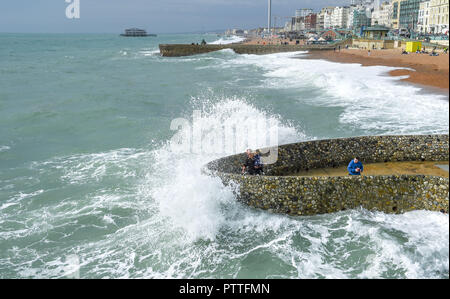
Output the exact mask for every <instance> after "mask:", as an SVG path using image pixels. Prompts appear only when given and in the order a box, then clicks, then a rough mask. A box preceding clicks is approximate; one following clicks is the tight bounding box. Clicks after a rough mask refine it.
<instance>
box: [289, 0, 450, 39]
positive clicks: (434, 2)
mask: <svg viewBox="0 0 450 299" xmlns="http://www.w3.org/2000/svg"><path fill="white" fill-rule="evenodd" d="M350 4H351V5H350V6H328V7H324V8H322V9H321V10H320V11H319V12H317V13H315V12H314V11H313V10H312V9H310V8H301V9H297V10H296V11H295V16H294V17H290V18H291V21H290V22H286V24H285V26H284V28H283V29H282V30H281V31H284V32H291V36H303V35H305V34H306V33H307V32H314V31H315V32H317V34H319V36H320V35H321V34H323V32H324V31H327V32H328V31H329V30H337V31H339V30H341V31H342V30H344V31H346V32H350V31H351V32H353V34H354V35H359V36H366V37H368V36H383V37H384V38H387V37H388V36H398V37H403V38H416V37H418V35H417V34H418V33H421V34H431V35H434V36H432V37H431V39H433V38H434V39H436V38H437V39H440V40H442V39H445V40H448V37H445V36H444V35H447V36H448V27H449V24H448V22H449V17H448V12H449V0H350ZM369 27H372V28H377V27H378V28H383V30H382V31H383V32H382V33H381V32H378V33H376V34H372V33H370V32H369V31H367V32H365V31H364V30H365V29H367V28H369ZM385 28H388V29H390V30H389V31H391V32H389V34H386V32H385V30H384V29H385ZM293 31H295V32H297V33H296V34H297V35H295V34H294V33H292V32H293ZM344 35H345V36H347V35H348V33H345V34H344Z"/></svg>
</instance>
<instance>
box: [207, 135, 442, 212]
mask: <svg viewBox="0 0 450 299" xmlns="http://www.w3.org/2000/svg"><path fill="white" fill-rule="evenodd" d="M448 141H449V135H420V136H417V135H405V136H367V137H354V138H343V139H330V140H317V141H308V142H301V143H295V144H288V145H283V146H279V147H278V160H277V162H276V163H275V164H272V165H266V166H265V175H262V176H250V175H242V174H241V173H240V171H241V165H242V164H243V162H244V160H245V154H239V155H234V156H229V157H225V158H222V159H219V160H215V161H212V162H210V163H208V164H207V165H206V168H205V170H206V171H207V172H209V173H211V174H213V175H217V176H219V177H220V178H221V179H222V181H223V182H224V183H225V184H227V185H228V184H237V185H238V186H239V188H238V189H237V190H238V191H237V196H238V199H239V200H240V201H242V202H244V203H246V204H248V205H249V206H252V207H255V208H261V209H265V210H269V211H271V212H275V213H283V214H289V215H315V214H323V213H333V212H337V211H341V210H345V209H355V208H358V207H363V208H365V209H368V210H376V211H383V212H385V213H403V212H407V211H411V210H416V209H426V210H431V211H440V212H445V213H448V196H449V179H448V178H445V177H439V176H429V175H389V176H366V175H364V176H341V177H326V176H317V177H314V176H296V175H295V174H296V173H298V172H300V171H305V170H311V169H316V168H333V167H340V166H344V165H345V166H346V165H347V164H348V163H349V161H350V160H351V159H352V158H354V157H355V156H360V157H361V159H362V161H363V162H364V163H380V162H396V161H447V160H448V155H449V147H448V145H449V143H448Z"/></svg>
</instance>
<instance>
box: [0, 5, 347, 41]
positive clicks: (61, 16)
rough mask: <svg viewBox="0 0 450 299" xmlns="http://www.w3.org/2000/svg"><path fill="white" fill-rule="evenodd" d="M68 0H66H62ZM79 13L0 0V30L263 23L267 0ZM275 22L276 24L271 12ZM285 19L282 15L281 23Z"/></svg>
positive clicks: (86, 8)
mask: <svg viewBox="0 0 450 299" xmlns="http://www.w3.org/2000/svg"><path fill="white" fill-rule="evenodd" d="M67 1H69V0H67ZM71 1H72V0H71ZM79 1H80V18H79V19H68V18H67V17H66V8H67V6H69V4H68V3H66V2H65V0H0V32H8V33H118V32H122V31H123V30H124V29H125V28H130V27H139V28H143V29H146V30H147V31H148V32H150V33H160V34H161V33H186V32H199V31H201V32H207V31H215V30H224V29H229V28H243V29H249V28H257V27H265V26H267V25H266V24H267V2H268V1H267V0H79ZM349 2H350V0H272V15H273V16H278V17H287V16H292V15H294V14H295V9H298V8H312V9H314V10H319V9H320V8H322V7H325V6H338V5H344V4H345V5H346V4H349ZM277 19H278V21H277V23H278V24H276V25H279V26H280V25H281V21H280V20H281V18H277ZM285 21H286V19H283V25H284V22H285Z"/></svg>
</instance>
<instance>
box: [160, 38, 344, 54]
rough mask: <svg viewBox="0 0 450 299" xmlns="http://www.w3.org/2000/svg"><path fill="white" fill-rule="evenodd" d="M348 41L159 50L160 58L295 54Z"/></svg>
mask: <svg viewBox="0 0 450 299" xmlns="http://www.w3.org/2000/svg"><path fill="white" fill-rule="evenodd" d="M349 42H350V41H342V42H340V43H336V44H333V45H308V46H297V45H246V44H228V45H209V44H208V45H189V44H161V45H159V50H160V52H161V55H162V56H165V57H179V56H190V55H197V54H203V53H208V52H214V51H219V50H223V49H232V50H233V51H234V52H236V53H237V54H257V55H263V54H271V53H280V52H296V51H309V50H332V49H333V48H334V47H336V46H338V45H341V46H342V45H345V44H347V43H349Z"/></svg>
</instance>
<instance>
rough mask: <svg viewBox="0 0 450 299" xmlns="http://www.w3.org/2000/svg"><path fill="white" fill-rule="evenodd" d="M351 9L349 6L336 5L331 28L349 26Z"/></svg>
mask: <svg viewBox="0 0 450 299" xmlns="http://www.w3.org/2000/svg"><path fill="white" fill-rule="evenodd" d="M349 10H350V8H349V7H347V6H343V7H339V6H337V7H335V8H334V9H333V12H332V13H331V28H335V29H340V28H347V20H348V14H349Z"/></svg>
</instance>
